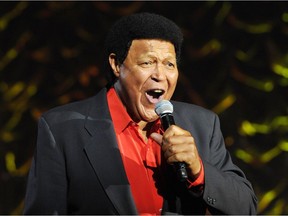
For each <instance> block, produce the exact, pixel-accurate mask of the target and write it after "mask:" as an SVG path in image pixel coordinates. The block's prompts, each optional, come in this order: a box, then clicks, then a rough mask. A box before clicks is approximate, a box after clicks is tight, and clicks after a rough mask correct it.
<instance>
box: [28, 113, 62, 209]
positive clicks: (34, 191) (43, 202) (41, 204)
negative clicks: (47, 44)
mask: <svg viewBox="0 0 288 216" xmlns="http://www.w3.org/2000/svg"><path fill="white" fill-rule="evenodd" d="M66 197H67V182H66V171H65V159H64V156H63V153H62V150H61V148H60V146H59V145H58V144H57V143H56V141H55V139H54V136H53V134H52V132H51V130H50V128H49V125H48V123H47V122H46V120H45V119H44V118H43V117H42V118H40V120H39V123H38V138H37V146H36V149H35V154H34V157H33V161H32V165H31V168H30V172H29V176H28V184H27V191H26V196H25V207H24V212H23V213H24V214H38V215H41V214H51V215H52V214H66V213H67V212H66V205H67V204H66V203H67V200H66V199H67V198H66Z"/></svg>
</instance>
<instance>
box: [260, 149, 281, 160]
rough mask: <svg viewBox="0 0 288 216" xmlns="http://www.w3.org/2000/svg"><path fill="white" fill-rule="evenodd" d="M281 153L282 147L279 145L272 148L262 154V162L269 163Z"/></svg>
mask: <svg viewBox="0 0 288 216" xmlns="http://www.w3.org/2000/svg"><path fill="white" fill-rule="evenodd" d="M280 153H281V149H279V147H278V146H276V147H274V148H272V149H270V150H269V151H267V152H265V153H264V154H262V155H261V157H260V160H261V162H262V163H267V162H269V161H271V160H272V159H273V158H275V157H277V156H278V155H279V154H280Z"/></svg>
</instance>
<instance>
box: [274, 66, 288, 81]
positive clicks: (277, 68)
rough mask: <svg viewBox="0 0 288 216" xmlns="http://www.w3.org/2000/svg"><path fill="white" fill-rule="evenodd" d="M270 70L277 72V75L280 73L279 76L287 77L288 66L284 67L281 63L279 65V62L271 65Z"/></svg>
mask: <svg viewBox="0 0 288 216" xmlns="http://www.w3.org/2000/svg"><path fill="white" fill-rule="evenodd" d="M272 70H273V71H274V72H275V73H276V74H278V75H280V76H283V77H285V78H288V68H287V67H284V66H282V65H280V64H276V63H275V64H274V65H273V66H272Z"/></svg>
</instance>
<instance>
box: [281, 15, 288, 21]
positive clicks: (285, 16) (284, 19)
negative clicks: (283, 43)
mask: <svg viewBox="0 0 288 216" xmlns="http://www.w3.org/2000/svg"><path fill="white" fill-rule="evenodd" d="M282 20H283V22H288V13H283V14H282Z"/></svg>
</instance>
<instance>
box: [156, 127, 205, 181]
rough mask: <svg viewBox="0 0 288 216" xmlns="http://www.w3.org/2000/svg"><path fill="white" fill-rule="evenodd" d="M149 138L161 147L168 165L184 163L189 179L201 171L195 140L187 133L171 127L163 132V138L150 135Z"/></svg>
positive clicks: (157, 135)
mask: <svg viewBox="0 0 288 216" xmlns="http://www.w3.org/2000/svg"><path fill="white" fill-rule="evenodd" d="M151 138H152V139H154V140H155V141H156V142H157V143H159V144H160V145H161V146H162V151H163V153H164V157H165V159H166V161H167V163H168V164H173V163H174V162H185V163H186V164H187V167H186V168H187V174H188V175H189V177H190V178H192V179H195V178H197V176H198V175H199V173H200V170H201V163H200V157H199V154H198V150H197V147H196V144H195V140H194V138H193V136H192V135H191V134H190V132H189V131H186V130H184V129H182V128H180V127H178V126H176V125H172V126H170V127H169V128H168V129H167V130H166V131H165V133H164V134H163V136H162V135H160V134H157V133H152V134H151Z"/></svg>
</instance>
